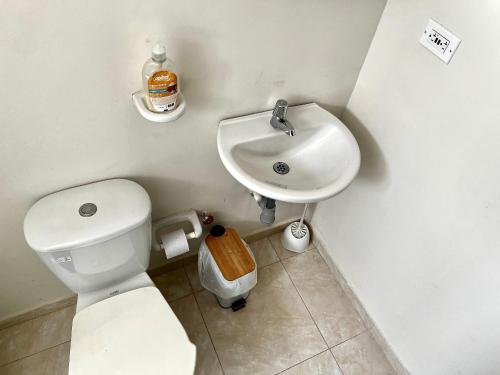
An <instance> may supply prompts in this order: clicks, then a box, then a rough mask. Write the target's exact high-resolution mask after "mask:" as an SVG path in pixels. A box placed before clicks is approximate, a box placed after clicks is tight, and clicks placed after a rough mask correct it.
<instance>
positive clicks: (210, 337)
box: [193, 276, 226, 375]
mask: <svg viewBox="0 0 500 375" xmlns="http://www.w3.org/2000/svg"><path fill="white" fill-rule="evenodd" d="M198 277H199V276H198ZM201 292H203V291H201ZM201 292H200V293H201ZM209 293H210V292H209ZM193 295H194V300H195V302H196V307H198V312H199V313H200V316H201V320H202V321H203V324H204V325H205V329H206V330H207V333H208V338H209V339H210V342H211V343H212V347H213V348H214V352H215V356H216V357H217V360H218V361H219V365H220V368H221V371H222V374H224V375H225V374H226V372H225V371H224V367H223V366H222V361H221V360H220V357H219V353H217V349H216V348H215V344H214V340H213V338H212V335H211V334H210V330H209V329H208V325H207V322H206V321H205V317H204V316H203V313H202V312H201V307H200V303H199V302H198V298H196V293H194V294H193Z"/></svg>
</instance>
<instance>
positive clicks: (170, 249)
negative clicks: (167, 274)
mask: <svg viewBox="0 0 500 375" xmlns="http://www.w3.org/2000/svg"><path fill="white" fill-rule="evenodd" d="M161 243H162V245H163V250H164V251H165V255H166V256H167V259H170V258H173V257H176V256H177V255H181V254H184V253H187V252H188V251H189V245H188V242H187V238H186V234H185V233H184V231H183V230H182V229H178V230H175V231H173V232H169V233H165V234H164V235H162V236H161Z"/></svg>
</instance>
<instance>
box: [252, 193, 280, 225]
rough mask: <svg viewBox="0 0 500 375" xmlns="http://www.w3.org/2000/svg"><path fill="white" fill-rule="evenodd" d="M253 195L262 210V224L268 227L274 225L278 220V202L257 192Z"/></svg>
mask: <svg viewBox="0 0 500 375" xmlns="http://www.w3.org/2000/svg"><path fill="white" fill-rule="evenodd" d="M252 195H253V197H254V199H255V201H256V202H257V204H258V205H259V207H260V208H261V210H262V212H261V213H260V222H261V223H262V224H263V225H266V226H269V225H272V224H273V223H274V220H275V219H276V217H275V213H276V201H275V200H274V199H271V198H267V197H264V196H263V195H260V194H259V193H256V192H252Z"/></svg>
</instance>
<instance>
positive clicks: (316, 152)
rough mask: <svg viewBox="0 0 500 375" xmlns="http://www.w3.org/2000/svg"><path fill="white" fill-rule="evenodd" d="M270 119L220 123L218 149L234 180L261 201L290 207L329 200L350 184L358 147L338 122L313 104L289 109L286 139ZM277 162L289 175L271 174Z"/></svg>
mask: <svg viewBox="0 0 500 375" xmlns="http://www.w3.org/2000/svg"><path fill="white" fill-rule="evenodd" d="M271 113H272V111H267V112H262V113H256V114H253V115H248V116H243V117H237V118H232V119H228V120H223V121H221V122H220V124H219V131H218V134H217V148H218V150H219V155H220V158H221V160H222V162H223V163H224V166H225V167H226V169H227V170H228V171H229V173H231V175H232V176H233V177H234V178H235V179H236V180H238V181H239V182H240V183H241V184H242V185H244V186H246V187H247V188H248V189H250V190H252V191H254V192H256V193H259V194H261V195H263V196H265V197H268V198H272V199H276V200H279V201H283V202H292V203H310V202H318V201H320V200H323V199H327V198H330V197H332V196H334V195H335V194H337V193H339V192H341V191H342V190H344V189H345V188H346V187H347V186H348V185H349V184H350V183H351V182H352V180H353V179H354V177H356V174H357V173H358V170H359V166H360V153H359V147H358V144H357V142H356V139H354V137H353V135H352V134H351V132H350V131H349V130H348V129H347V128H346V127H345V125H344V124H343V123H342V122H341V121H340V120H339V119H338V118H337V117H335V116H334V115H332V114H331V113H329V112H328V111H326V110H324V109H323V108H321V107H320V106H319V105H317V104H315V103H312V104H305V105H299V106H295V107H289V109H288V113H287V119H288V120H289V121H290V123H291V124H292V125H293V126H294V127H295V130H296V135H295V136H293V137H290V136H288V135H286V134H285V133H284V132H283V131H281V130H276V129H274V128H273V127H272V126H271V125H270V124H269V121H270V119H271ZM277 162H284V163H286V164H287V165H288V167H289V172H288V173H286V174H278V173H277V172H275V170H274V168H273V165H274V164H275V163H277ZM284 169H286V167H285V168H281V170H282V171H283V170H284Z"/></svg>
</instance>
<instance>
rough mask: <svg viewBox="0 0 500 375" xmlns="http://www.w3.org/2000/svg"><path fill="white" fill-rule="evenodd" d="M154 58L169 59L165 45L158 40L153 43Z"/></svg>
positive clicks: (156, 60)
mask: <svg viewBox="0 0 500 375" xmlns="http://www.w3.org/2000/svg"><path fill="white" fill-rule="evenodd" d="M151 54H152V59H153V61H155V62H163V61H165V60H166V59H167V51H166V50H165V46H164V45H163V44H161V43H160V42H157V43H155V44H154V45H153V50H152V51H151Z"/></svg>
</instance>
